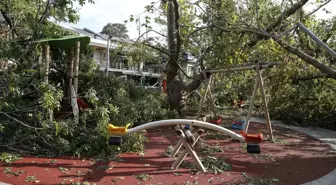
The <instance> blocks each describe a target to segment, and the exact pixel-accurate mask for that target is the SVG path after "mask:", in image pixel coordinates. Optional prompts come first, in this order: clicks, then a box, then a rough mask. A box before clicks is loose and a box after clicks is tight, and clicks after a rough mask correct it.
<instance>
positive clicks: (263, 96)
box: [256, 62, 274, 141]
mask: <svg viewBox="0 0 336 185" xmlns="http://www.w3.org/2000/svg"><path fill="white" fill-rule="evenodd" d="M256 71H257V77H258V78H257V79H258V81H259V90H260V95H261V99H262V101H263V107H264V114H265V119H266V124H267V129H268V135H269V140H270V141H274V139H273V130H272V125H271V118H270V115H269V111H268V105H267V100H266V95H265V89H264V82H263V77H262V75H261V72H260V66H259V62H257V63H256Z"/></svg>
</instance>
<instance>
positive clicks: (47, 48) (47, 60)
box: [44, 44, 50, 84]
mask: <svg viewBox="0 0 336 185" xmlns="http://www.w3.org/2000/svg"><path fill="white" fill-rule="evenodd" d="M44 59H45V63H44V68H45V69H44V70H45V71H44V82H45V83H47V84H48V83H49V78H48V75H49V64H50V46H49V44H46V45H44Z"/></svg>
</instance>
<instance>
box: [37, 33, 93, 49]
mask: <svg viewBox="0 0 336 185" xmlns="http://www.w3.org/2000/svg"><path fill="white" fill-rule="evenodd" d="M77 41H79V42H80V49H81V50H85V49H86V47H87V45H88V44H89V43H90V37H89V36H80V35H69V36H63V37H59V38H45V39H41V40H38V41H36V42H37V43H42V44H49V45H52V46H55V47H58V48H61V49H64V50H70V49H71V48H73V47H75V46H76V42H77Z"/></svg>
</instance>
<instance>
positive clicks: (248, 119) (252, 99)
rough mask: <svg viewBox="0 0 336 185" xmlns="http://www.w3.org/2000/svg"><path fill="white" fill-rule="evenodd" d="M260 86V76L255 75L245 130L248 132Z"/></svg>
mask: <svg viewBox="0 0 336 185" xmlns="http://www.w3.org/2000/svg"><path fill="white" fill-rule="evenodd" d="M258 88H259V80H258V76H257V75H256V76H255V82H254V87H253V92H252V97H251V102H250V105H249V109H248V113H247V116H246V119H245V127H244V131H245V132H246V133H247V130H248V126H249V124H250V119H251V115H252V110H253V106H254V101H255V98H256V96H257V91H258Z"/></svg>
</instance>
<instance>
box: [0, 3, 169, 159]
mask: <svg viewBox="0 0 336 185" xmlns="http://www.w3.org/2000/svg"><path fill="white" fill-rule="evenodd" d="M85 2H86V1H84V0H81V1H80V2H79V3H80V4H81V5H83V4H85ZM87 2H91V3H92V1H91V0H89V1H87ZM6 3H7V4H6ZM8 3H9V4H8ZM48 3H56V4H51V5H49V4H48ZM58 3H60V2H59V1H55V2H53V1H52V2H49V1H47V2H45V1H43V2H42V1H36V2H35V1H34V2H30V3H28V4H26V5H24V1H21V0H15V1H10V2H9V1H6V2H4V1H1V3H0V9H1V11H5V13H6V15H7V16H8V17H9V19H10V21H9V22H7V24H8V25H9V26H13V25H10V23H11V21H14V22H16V26H18V27H19V26H20V27H22V28H24V29H20V32H19V31H18V30H17V29H16V28H15V29H12V30H11V32H8V33H11V34H12V35H13V37H11V38H8V37H0V38H1V39H0V46H3V49H2V50H1V58H0V59H1V60H8V59H11V60H13V61H14V63H15V64H16V67H15V68H11V69H8V70H4V71H0V73H1V75H0V119H1V123H0V129H1V138H0V142H1V143H2V147H6V148H7V149H10V150H15V151H18V152H22V153H23V154H25V153H33V154H44V155H57V154H75V155H77V156H81V155H84V154H86V155H88V154H92V155H94V154H111V153H118V152H122V151H135V152H142V151H143V147H144V145H143V144H144V142H145V141H146V138H145V136H144V135H143V134H141V133H139V134H133V135H131V136H127V137H126V138H124V139H125V144H124V145H123V146H122V147H121V148H118V147H113V146H109V145H108V144H107V141H108V138H109V134H108V133H107V129H106V126H107V124H108V123H113V124H116V125H120V126H121V125H124V124H126V123H129V122H130V123H135V122H145V121H152V120H158V119H164V118H168V117H171V116H173V115H174V113H173V112H171V111H170V110H168V108H167V106H166V105H165V101H166V100H165V96H164V95H163V94H161V93H159V92H153V91H152V90H146V89H142V88H141V87H136V86H135V84H133V83H130V82H124V81H120V80H118V79H117V78H116V77H113V76H111V77H106V76H105V75H103V74H102V73H101V72H99V71H98V70H97V64H96V63H95V62H94V61H93V59H92V58H90V56H91V54H92V48H87V50H86V51H82V56H81V65H80V71H79V79H80V82H79V84H80V85H79V96H80V97H81V99H83V100H84V101H86V102H88V103H89V104H90V105H91V106H92V108H91V109H90V110H86V111H83V112H81V114H80V117H79V122H76V119H74V118H71V117H70V118H68V119H54V120H53V121H52V122H51V121H50V120H49V119H48V116H47V115H48V112H49V111H47V109H51V110H54V112H57V111H58V110H60V109H61V108H62V107H63V106H64V105H63V102H64V101H63V100H64V99H63V97H64V96H65V95H66V92H67V91H66V87H67V85H66V84H67V60H68V58H67V53H66V52H65V51H62V50H60V49H59V48H55V47H51V53H52V55H51V59H52V61H53V62H52V63H51V65H50V68H51V70H50V75H49V83H48V84H46V83H44V82H42V79H43V76H42V71H43V67H42V65H41V63H40V62H39V58H40V56H41V47H40V46H39V45H36V44H35V43H33V42H32V41H34V40H35V39H38V38H40V37H59V36H63V35H69V34H70V33H69V32H67V31H64V30H63V29H61V28H60V27H59V26H57V25H55V24H53V23H51V22H48V21H46V18H54V19H56V20H67V21H70V22H74V21H76V20H77V18H78V17H77V15H76V11H75V10H74V9H72V8H70V7H69V6H70V5H71V4H72V3H74V1H67V2H63V4H62V3H61V4H58ZM8 5H11V6H8ZM49 6H50V7H49ZM43 8H46V13H45V15H44V13H42V12H41V9H43ZM62 12H63V14H62ZM42 14H43V15H42ZM40 19H41V20H42V21H39V20H40ZM26 39H28V40H26ZM144 107H146V108H145V109H144Z"/></svg>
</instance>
